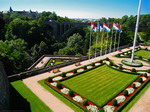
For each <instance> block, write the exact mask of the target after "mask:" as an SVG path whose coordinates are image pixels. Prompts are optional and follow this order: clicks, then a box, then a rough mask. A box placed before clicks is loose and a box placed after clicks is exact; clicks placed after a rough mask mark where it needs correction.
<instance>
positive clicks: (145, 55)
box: [135, 50, 150, 59]
mask: <svg viewBox="0 0 150 112" xmlns="http://www.w3.org/2000/svg"><path fill="white" fill-rule="evenodd" d="M135 55H137V56H142V57H143V58H147V59H148V58H150V51H147V50H140V51H137V52H135Z"/></svg>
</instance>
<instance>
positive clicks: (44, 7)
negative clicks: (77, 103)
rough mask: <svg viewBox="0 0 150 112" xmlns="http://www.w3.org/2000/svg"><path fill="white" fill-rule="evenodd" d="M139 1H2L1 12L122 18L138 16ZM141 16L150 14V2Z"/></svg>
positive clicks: (144, 6) (149, 0)
mask: <svg viewBox="0 0 150 112" xmlns="http://www.w3.org/2000/svg"><path fill="white" fill-rule="evenodd" d="M138 3H139V0H0V11H6V10H8V9H9V7H10V6H12V9H13V10H26V11H29V10H30V9H31V10H33V11H39V12H41V11H51V12H53V11H55V12H56V14H58V15H59V16H63V17H64V16H67V17H69V18H101V17H115V18H120V17H122V16H124V15H129V16H130V15H136V14H137V9H138ZM141 14H150V0H143V3H142V9H141Z"/></svg>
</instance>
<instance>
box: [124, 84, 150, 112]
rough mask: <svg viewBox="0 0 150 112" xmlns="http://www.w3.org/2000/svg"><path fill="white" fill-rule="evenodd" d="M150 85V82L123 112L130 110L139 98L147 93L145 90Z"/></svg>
mask: <svg viewBox="0 0 150 112" xmlns="http://www.w3.org/2000/svg"><path fill="white" fill-rule="evenodd" d="M149 87H150V83H149V84H147V85H146V86H145V87H144V88H143V89H142V90H141V91H140V93H139V94H138V95H136V97H135V98H134V99H132V101H131V102H130V103H129V104H128V105H127V106H126V107H125V108H124V109H123V110H122V112H128V111H129V110H130V108H132V106H133V105H134V104H135V103H136V102H137V101H138V100H139V98H140V97H141V96H142V95H143V94H144V93H145V91H146V90H147V89H148V88H149Z"/></svg>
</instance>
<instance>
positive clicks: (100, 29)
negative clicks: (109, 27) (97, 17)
mask: <svg viewBox="0 0 150 112" xmlns="http://www.w3.org/2000/svg"><path fill="white" fill-rule="evenodd" d="M97 30H99V31H100V32H102V31H103V27H102V26H101V25H100V23H97Z"/></svg>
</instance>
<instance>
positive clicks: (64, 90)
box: [60, 88, 69, 94]
mask: <svg viewBox="0 0 150 112" xmlns="http://www.w3.org/2000/svg"><path fill="white" fill-rule="evenodd" d="M60 91H61V92H62V93H64V94H68V92H69V89H67V88H63V89H61V90H60Z"/></svg>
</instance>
